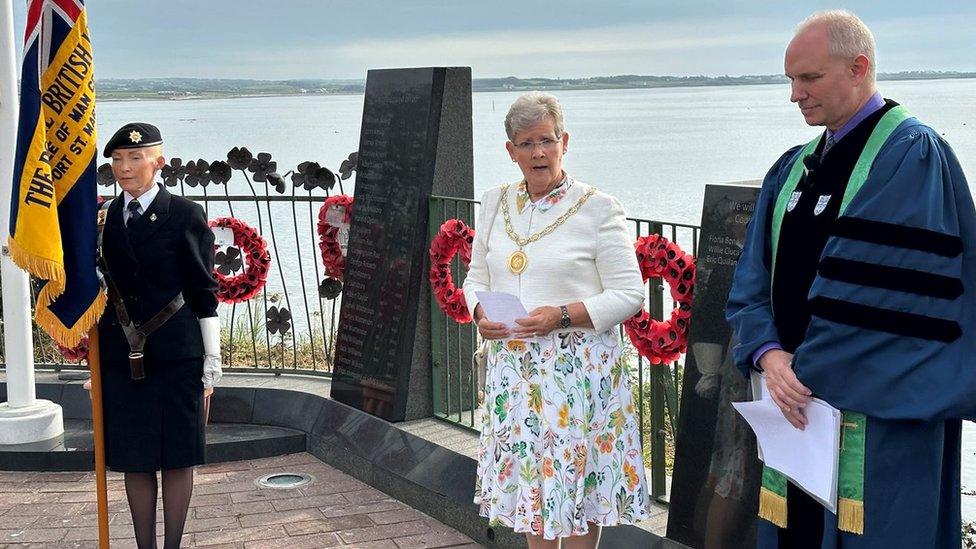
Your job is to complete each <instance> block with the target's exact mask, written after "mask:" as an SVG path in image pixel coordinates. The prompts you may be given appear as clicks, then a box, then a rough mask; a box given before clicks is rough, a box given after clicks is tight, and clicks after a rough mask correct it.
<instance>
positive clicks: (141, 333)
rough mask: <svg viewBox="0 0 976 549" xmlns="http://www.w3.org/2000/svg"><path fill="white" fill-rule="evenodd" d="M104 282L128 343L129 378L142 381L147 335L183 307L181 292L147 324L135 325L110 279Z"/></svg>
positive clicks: (144, 374) (107, 278)
mask: <svg viewBox="0 0 976 549" xmlns="http://www.w3.org/2000/svg"><path fill="white" fill-rule="evenodd" d="M105 282H106V284H107V286H108V298H109V299H110V300H111V301H112V306H113V307H115V316H117V317H119V325H120V326H122V333H124V334H125V339H126V340H127V341H128V342H129V370H130V374H131V377H132V379H133V380H140V379H143V378H145V377H146V369H145V367H144V366H143V363H142V358H143V353H142V350H143V349H144V348H145V346H146V340H147V339H149V334H151V333H153V332H154V331H156V330H157V329H158V328H159V327H161V326H162V325H163V324H166V321H168V320H169V319H170V318H172V317H173V315H175V314H176V312H177V311H179V310H180V308H182V307H183V303H184V301H183V292H180V293H178V294H176V297H174V298H173V300H172V301H170V302H169V303H168V304H166V306H165V307H163V308H162V310H160V311H159V312H157V313H156V314H155V315H153V317H152V318H150V319H149V321H148V322H146V323H144V324H139V325H136V324H135V323H133V322H132V319H131V318H129V312H128V311H127V310H126V308H125V302H124V301H122V296H121V295H119V291H118V289H117V288H116V287H115V284H114V283H113V282H112V279H111V278H109V277H108V276H106V277H105Z"/></svg>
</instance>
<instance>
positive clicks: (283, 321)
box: [265, 305, 291, 335]
mask: <svg viewBox="0 0 976 549" xmlns="http://www.w3.org/2000/svg"><path fill="white" fill-rule="evenodd" d="M265 326H266V327H267V328H268V332H270V333H272V334H281V335H285V333H286V332H288V330H290V329H291V312H290V311H289V310H288V309H287V308H285V307H282V308H280V309H279V308H278V307H277V306H275V305H272V306H271V307H270V308H269V309H268V314H267V320H266V321H265Z"/></svg>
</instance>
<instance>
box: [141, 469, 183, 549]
mask: <svg viewBox="0 0 976 549" xmlns="http://www.w3.org/2000/svg"><path fill="white" fill-rule="evenodd" d="M162 477H163V527H164V529H165V538H164V539H165V541H164V543H163V547H164V548H165V549H178V548H179V546H180V541H181V540H182V539H183V526H184V524H185V523H186V513H187V510H188V509H189V508H190V496H191V495H192V494H193V467H185V468H183V469H168V470H163V472H162ZM157 491H158V490H157V483H156V473H126V474H125V495H126V498H127V499H128V500H129V510H130V511H131V512H132V527H133V529H134V530H135V533H136V544H137V545H138V546H139V549H155V548H156V493H157Z"/></svg>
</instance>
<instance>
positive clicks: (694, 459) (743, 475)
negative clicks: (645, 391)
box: [667, 185, 761, 548]
mask: <svg viewBox="0 0 976 549" xmlns="http://www.w3.org/2000/svg"><path fill="white" fill-rule="evenodd" d="M758 195H759V188H758V187H755V186H745V185H741V186H740V185H707V186H706V187H705V199H704V205H703V208H702V227H701V235H700V236H699V244H698V256H697V266H698V275H697V276H698V278H697V282H696V284H695V297H694V301H693V302H692V307H691V310H692V316H691V332H690V334H689V345H688V355H687V357H686V359H685V368H684V382H683V386H682V393H681V407H680V409H681V414H680V416H679V420H678V433H677V440H676V448H675V461H674V476H673V478H672V479H671V505H670V510H669V515H668V530H667V532H668V533H667V536H668V538H670V539H673V540H675V541H679V542H681V543H684V544H685V545H688V546H691V547H701V548H724V547H754V546H755V541H754V540H755V525H756V511H757V509H758V504H759V503H758V502H759V482H760V475H761V467H760V462H759V459H758V457H757V450H756V439H755V436H754V435H753V433H752V431H751V430H750V429H749V426H748V424H747V423H746V422H745V421H744V420H743V419H742V418H741V417H740V416H739V415H738V414H737V413H736V412H735V410H734V409H733V408H732V406H731V404H730V403H731V402H738V401H744V400H749V399H750V398H751V396H750V390H749V383H748V381H747V380H746V378H745V377H744V376H743V375H742V374H741V373H740V372H739V371H738V370H737V369H736V368H735V366H734V364H733V361H732V356H731V355H732V353H731V349H732V346H733V345H734V344H735V335H734V334H733V333H732V331H731V329H730V328H729V325H728V323H727V322H726V321H725V304H726V301H727V300H728V294H729V289H730V288H731V286H732V274H733V271H734V270H735V265H736V263H737V262H738V259H739V254H740V253H741V251H742V246H743V242H744V240H745V234H746V227H747V225H748V223H749V221H750V219H751V218H752V214H753V211H754V209H755V203H756V199H757V198H758Z"/></svg>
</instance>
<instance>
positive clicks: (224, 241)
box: [211, 227, 234, 247]
mask: <svg viewBox="0 0 976 549" xmlns="http://www.w3.org/2000/svg"><path fill="white" fill-rule="evenodd" d="M211 230H212V231H213V234H214V246H220V247H223V246H233V245H234V230H233V229H231V228H230V227H214V228H213V229H211Z"/></svg>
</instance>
